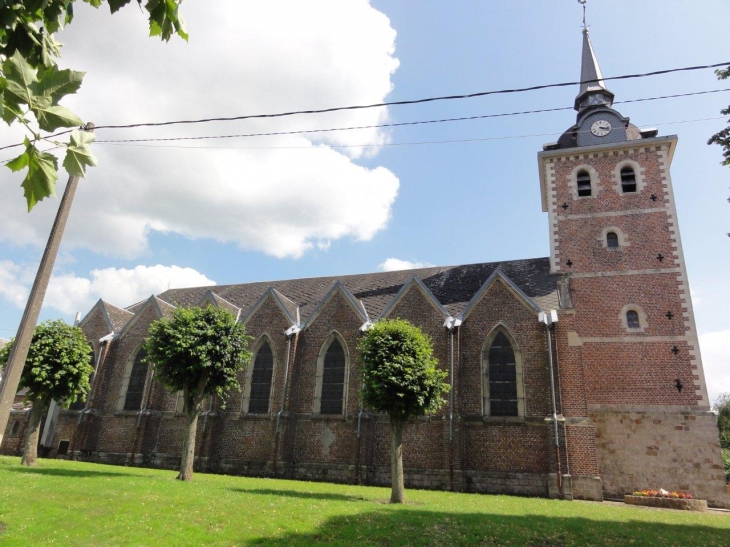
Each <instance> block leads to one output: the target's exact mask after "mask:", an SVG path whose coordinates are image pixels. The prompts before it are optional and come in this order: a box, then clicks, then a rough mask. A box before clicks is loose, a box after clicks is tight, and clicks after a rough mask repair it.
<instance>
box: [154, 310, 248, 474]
mask: <svg viewBox="0 0 730 547" xmlns="http://www.w3.org/2000/svg"><path fill="white" fill-rule="evenodd" d="M249 340H250V337H249V336H247V335H246V329H245V328H244V326H243V325H242V324H241V323H236V318H235V317H234V316H233V314H231V313H230V312H229V311H227V310H225V309H222V308H215V307H213V306H208V307H206V308H197V307H193V308H178V309H177V310H175V312H174V313H173V315H172V318H170V319H165V318H163V319H160V320H158V321H155V322H153V323H152V325H150V330H149V336H148V337H147V340H146V342H145V346H144V348H145V350H146V351H147V357H146V359H147V361H148V362H150V363H154V367H155V372H156V376H157V379H158V381H160V382H161V383H162V384H163V385H164V386H165V388H166V389H167V390H168V391H170V392H172V393H179V392H182V393H183V400H184V405H185V406H184V413H185V416H186V422H185V425H186V427H185V440H184V442H183V450H182V459H181V461H180V473H179V474H178V476H177V479H178V480H181V481H187V480H191V479H192V478H193V459H194V456H195V434H196V431H197V429H198V416H199V415H200V408H201V406H202V404H203V401H204V400H205V399H206V398H207V397H210V396H212V395H218V396H219V397H220V398H221V399H223V401H224V402H225V397H226V395H227V393H228V392H229V391H230V390H234V389H235V390H237V391H240V390H241V386H240V385H239V383H238V378H237V373H238V372H239V371H240V370H241V369H243V367H244V366H245V365H246V364H247V363H248V362H249V361H250V360H251V352H250V351H249V350H248V344H249Z"/></svg>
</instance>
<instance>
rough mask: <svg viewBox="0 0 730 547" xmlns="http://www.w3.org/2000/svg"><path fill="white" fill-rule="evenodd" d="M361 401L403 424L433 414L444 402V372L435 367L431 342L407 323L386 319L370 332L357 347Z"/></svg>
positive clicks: (445, 389)
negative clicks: (423, 415)
mask: <svg viewBox="0 0 730 547" xmlns="http://www.w3.org/2000/svg"><path fill="white" fill-rule="evenodd" d="M358 349H359V351H360V359H361V361H362V367H363V391H362V396H363V401H364V403H365V405H367V406H368V407H369V408H372V409H373V410H376V411H379V412H385V413H387V414H388V415H389V416H390V417H391V418H392V419H395V420H398V421H405V420H407V419H408V418H410V417H412V416H418V415H421V414H426V413H432V412H436V411H437V410H438V409H439V408H440V407H441V406H442V405H443V404H444V403H445V400H444V399H443V397H442V394H443V393H448V391H449V385H448V384H447V383H445V382H444V379H445V378H446V376H447V373H446V371H443V370H440V369H439V368H437V365H438V361H437V360H436V358H435V357H434V355H433V347H432V343H431V339H430V338H429V337H428V336H427V335H425V334H424V333H423V332H422V331H421V329H419V328H418V327H415V326H413V325H412V324H411V323H409V322H408V321H404V320H400V319H388V320H384V321H379V322H378V323H376V324H375V325H374V326H373V327H372V328H371V329H369V330H368V331H367V332H366V333H365V335H364V336H363V338H362V339H361V340H360V342H359V344H358Z"/></svg>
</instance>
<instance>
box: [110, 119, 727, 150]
mask: <svg viewBox="0 0 730 547" xmlns="http://www.w3.org/2000/svg"><path fill="white" fill-rule="evenodd" d="M724 119H725V116H714V117H710V118H696V119H692V120H678V121H672V122H662V123H656V124H650V125H652V126H662V125H675V124H680V123H693V122H703V121H709V120H724ZM587 132H590V130H583V131H575V133H587ZM562 134H563V133H562V132H561V133H533V134H528V135H500V136H496V137H476V138H471V139H448V140H441V141H410V142H388V143H377V144H340V145H338V144H330V145H327V146H176V145H171V144H161V145H155V144H141V143H125V142H113V141H106V142H99V144H106V145H109V146H131V147H139V148H178V149H185V150H259V149H260V150H298V149H301V150H328V149H330V148H379V147H381V146H411V145H423V144H454V143H465V142H482V141H498V140H511V139H526V138H533V137H551V136H555V135H562Z"/></svg>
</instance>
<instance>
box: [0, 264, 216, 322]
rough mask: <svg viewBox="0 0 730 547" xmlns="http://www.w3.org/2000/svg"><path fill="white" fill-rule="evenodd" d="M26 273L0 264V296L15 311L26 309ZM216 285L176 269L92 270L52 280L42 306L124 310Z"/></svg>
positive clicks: (28, 280) (29, 279)
mask: <svg viewBox="0 0 730 547" xmlns="http://www.w3.org/2000/svg"><path fill="white" fill-rule="evenodd" d="M28 273H29V272H27V270H26V269H24V268H22V267H20V266H18V265H16V264H13V263H12V262H10V261H4V262H0V296H2V297H4V298H5V299H6V300H8V301H10V302H11V303H12V304H13V305H15V306H16V307H18V308H23V307H24V306H25V301H26V299H27V297H28V292H29V289H28V287H29V286H30V284H31V283H32V281H33V277H32V274H31V275H30V276H29V275H28ZM215 284H216V283H215V281H213V280H212V279H208V278H207V277H206V276H205V275H203V274H201V273H200V272H198V271H196V270H194V269H192V268H181V267H179V266H162V265H159V264H158V265H156V266H142V265H140V266H136V267H135V268H133V269H126V268H119V269H117V268H105V269H102V270H92V271H91V272H90V275H89V277H80V276H77V275H75V274H70V273H69V274H62V275H58V276H54V277H52V278H51V281H50V283H49V285H48V291H47V292H46V298H45V300H44V302H43V305H44V307H46V306H47V307H49V308H53V309H55V310H58V311H60V312H62V313H64V314H69V315H70V314H74V313H75V312H77V311H81V312H82V313H83V312H86V311H88V310H89V308H91V306H92V305H93V304H94V302H96V300H98V299H99V298H104V300H106V301H107V302H110V303H112V304H115V305H117V306H122V307H123V306H129V305H131V304H134V303H135V302H138V301H140V300H142V299H144V298H147V297H149V296H150V295H151V294H159V293H161V292H164V291H166V290H167V289H179V288H184V287H199V286H205V285H215Z"/></svg>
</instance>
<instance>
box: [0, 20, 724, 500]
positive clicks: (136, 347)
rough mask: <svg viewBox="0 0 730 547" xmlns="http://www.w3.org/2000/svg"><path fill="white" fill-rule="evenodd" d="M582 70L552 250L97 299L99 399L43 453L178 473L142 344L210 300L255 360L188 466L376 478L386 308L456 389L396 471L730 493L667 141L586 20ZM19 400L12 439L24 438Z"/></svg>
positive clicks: (11, 449) (556, 160)
mask: <svg viewBox="0 0 730 547" xmlns="http://www.w3.org/2000/svg"><path fill="white" fill-rule="evenodd" d="M581 81H583V82H584V83H583V84H582V85H581V86H580V91H579V93H578V96H577V97H576V99H575V109H576V110H577V120H576V123H575V124H574V125H573V126H572V127H570V128H569V129H568V130H567V131H565V133H563V135H562V136H561V137H560V139H559V140H558V142H557V143H552V144H548V145H545V146H544V147H543V150H542V151H540V152H539V153H538V154H537V159H538V166H539V180H540V192H541V194H542V206H543V211H544V212H547V214H548V217H549V241H550V256H549V257H546V258H537V259H528V260H514V261H508V262H499V263H485V264H470V265H462V266H449V267H431V268H422V269H417V270H410V271H398V272H380V273H370V274H362V275H348V276H339V277H337V276H334V277H323V278H310V279H294V280H289V281H275V282H261V283H246V284H240V285H225V286H215V287H199V288H189V289H173V290H168V291H166V292H164V293H162V294H159V295H157V296H151V297H150V298H149V299H148V300H146V301H144V302H140V303H138V304H135V305H132V306H130V307H127V308H124V309H122V308H118V307H115V306H113V305H111V304H109V303H107V302H104V301H102V300H100V301H99V302H98V303H97V304H96V305H95V306H94V307H93V308H92V309H91V311H90V312H89V313H88V314H87V315H86V316H85V317H84V318H83V320H82V321H81V322H80V326H81V327H82V328H83V330H84V332H85V333H86V334H87V336H88V339H89V341H90V343H91V344H92V345H93V348H94V352H95V363H94V366H95V374H94V376H93V378H92V389H91V392H90V394H89V396H88V399H87V401H85V402H83V403H79V404H76V405H74V406H73V407H72V408H71V409H69V410H60V409H59V408H58V407H55V405H54V407H53V408H52V409H51V410H50V411H49V414H48V416H47V417H46V419H45V422H44V426H43V429H42V436H41V444H42V445H43V447H44V448H45V450H46V453H47V454H48V455H49V456H56V457H67V458H75V459H80V460H85V461H94V462H105V463H113V464H124V465H143V466H152V467H163V468H173V467H175V466H177V465H178V464H179V461H180V453H181V449H182V442H183V429H184V422H185V420H184V416H183V415H182V404H181V403H182V401H181V398H180V397H178V396H176V395H175V394H170V393H167V392H166V391H165V390H164V389H163V388H162V386H161V385H160V384H159V383H158V382H156V381H155V378H154V368H153V367H152V366H148V365H147V364H146V363H144V362H142V360H141V359H142V357H143V354H142V352H141V345H142V342H143V340H144V338H145V336H146V333H147V329H148V327H149V325H150V323H151V322H152V321H154V320H156V319H158V318H160V317H166V316H169V315H170V313H171V312H172V311H173V310H174V309H175V307H176V306H194V305H208V304H210V305H213V306H220V307H223V308H226V309H228V310H230V311H231V312H232V313H233V314H234V315H236V317H237V318H238V320H239V321H241V322H243V323H244V324H245V326H246V330H247V332H248V333H249V334H250V335H251V336H253V338H254V340H255V341H254V342H253V348H252V349H253V351H254V358H253V360H252V362H251V364H250V365H249V366H248V367H247V369H246V370H245V371H244V372H243V373H242V374H241V378H240V380H241V385H242V387H243V389H242V392H241V393H234V394H232V395H231V396H230V398H229V399H228V402H227V405H226V406H225V408H222V406H221V401H219V400H217V399H215V398H214V399H212V400H210V401H209V402H208V403H207V406H206V407H205V409H204V410H205V412H204V413H203V415H202V418H201V420H200V421H199V423H198V438H197V443H196V450H197V458H196V469H199V470H201V471H209V472H221V473H231V474H241V475H257V476H267V477H286V478H297V479H311V480H324V481H337V482H348V483H360V484H388V483H389V481H390V436H389V435H390V424H389V422H388V420H387V419H386V418H385V416H382V415H378V414H375V413H372V412H369V411H368V409H367V408H363V406H362V404H361V401H360V396H359V390H360V384H361V374H360V364H359V362H358V355H357V351H356V344H357V341H358V338H359V337H360V336H361V335H362V332H363V330H365V329H367V328H368V326H369V325H370V324H372V323H373V322H376V321H378V320H380V319H381V318H387V317H399V318H404V319H407V320H409V321H411V322H412V323H414V324H416V325H418V326H419V327H421V328H422V329H423V330H424V331H425V332H426V333H427V334H428V335H429V336H430V337H431V338H432V339H433V343H434V346H435V353H436V356H437V357H438V359H439V363H440V366H441V367H443V368H444V369H445V370H447V371H448V372H449V380H450V382H451V386H452V389H451V393H450V394H449V400H448V404H447V405H445V406H444V408H443V409H442V410H441V411H440V412H439V413H437V414H434V415H429V416H424V417H421V418H418V419H416V420H413V421H412V422H411V423H409V424H408V425H407V427H406V429H405V432H404V445H405V450H404V467H405V480H406V485H407V486H410V487H424V488H435V489H449V490H451V489H453V490H460V491H475V492H490V493H511V494H523V495H534V496H550V497H565V498H567V499H571V498H576V499H588V500H602V499H604V498H616V497H620V496H622V495H623V494H625V493H630V492H632V491H633V490H636V489H642V488H659V487H662V488H665V489H669V490H684V491H691V492H692V493H693V494H694V495H695V497H699V498H705V499H707V500H708V501H709V502H710V504H712V505H715V506H725V507H728V506H730V500H728V495H727V493H726V489H725V481H724V472H723V468H722V462H721V459H720V448H719V441H718V434H717V428H716V423H715V418H714V416H713V414H712V413H711V412H710V408H709V401H708V395H707V387H706V385H705V378H704V373H703V369H702V362H701V357H700V351H699V345H698V339H697V331H696V328H695V321H694V314H693V310H692V302H691V299H690V291H689V285H688V280H687V272H686V267H685V262H684V255H683V251H682V244H681V240H680V236H679V228H678V224H677V214H676V207H675V203H674V197H673V192H672V180H671V176H670V166H671V162H672V157H673V155H674V151H675V147H676V145H677V137H676V136H657V131H656V130H641V129H639V128H638V127H637V126H635V125H633V124H632V123H630V121H629V119H628V118H626V117H624V116H622V115H621V114H620V113H619V112H618V111H616V110H614V109H613V108H612V104H613V98H614V96H613V93H611V92H610V91H609V90H608V89H607V87H606V85H605V83H604V82H603V80H602V76H601V72H600V69H599V67H598V63H597V60H596V57H595V54H594V52H593V48H592V45H591V42H590V38H589V36H588V31H587V29H586V30H584V34H583V55H582V72H581ZM536 191H537V188H536ZM551 310H555V313H550V312H551ZM541 312H542V313H541ZM545 316H547V317H551V318H552V319H553V320H554V319H557V321H555V322H552V325H551V326H548V325H546V323H545V322H541V318H544V317H545ZM548 322H550V321H548ZM16 407H17V408H16V410H14V411H13V413H12V415H11V419H10V422H9V424H8V429H7V432H6V434H5V436H4V439H3V445H2V452H3V453H5V454H15V453H18V451H19V450H20V447H21V445H22V444H21V443H22V439H23V436H24V428H25V423H26V421H27V415H28V411H27V409H24V408H23V406H22V404H21V405H16ZM556 433H557V435H556Z"/></svg>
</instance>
